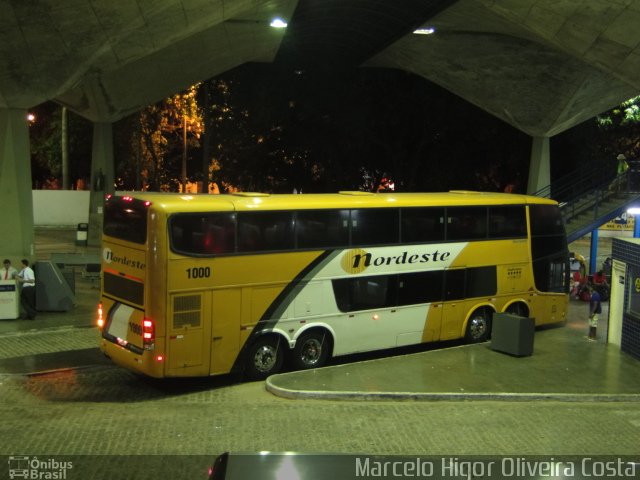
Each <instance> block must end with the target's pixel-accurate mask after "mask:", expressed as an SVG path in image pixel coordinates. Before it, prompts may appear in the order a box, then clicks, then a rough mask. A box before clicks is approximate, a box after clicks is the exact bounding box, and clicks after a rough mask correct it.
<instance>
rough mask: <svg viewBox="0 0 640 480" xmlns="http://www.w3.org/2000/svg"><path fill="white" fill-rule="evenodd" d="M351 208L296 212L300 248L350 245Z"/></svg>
mask: <svg viewBox="0 0 640 480" xmlns="http://www.w3.org/2000/svg"><path fill="white" fill-rule="evenodd" d="M348 220H349V210H300V211H298V213H297V214H296V241H297V247H298V248H330V247H345V246H347V245H349V222H348Z"/></svg>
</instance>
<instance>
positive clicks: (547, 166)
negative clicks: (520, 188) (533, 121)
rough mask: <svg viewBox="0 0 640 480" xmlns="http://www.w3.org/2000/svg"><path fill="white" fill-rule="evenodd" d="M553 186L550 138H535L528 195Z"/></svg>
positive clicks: (532, 145) (532, 148) (532, 147)
mask: <svg viewBox="0 0 640 480" xmlns="http://www.w3.org/2000/svg"><path fill="white" fill-rule="evenodd" d="M550 184H551V160H550V156H549V137H533V141H532V143H531V162H530V163H529V182H528V183H527V193H528V194H532V193H535V192H537V191H538V190H541V189H542V188H544V187H547V186H549V185H550Z"/></svg>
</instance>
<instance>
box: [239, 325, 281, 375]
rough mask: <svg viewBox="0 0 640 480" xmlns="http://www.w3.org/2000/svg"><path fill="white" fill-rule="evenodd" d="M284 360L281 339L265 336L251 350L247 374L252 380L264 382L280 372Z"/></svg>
mask: <svg viewBox="0 0 640 480" xmlns="http://www.w3.org/2000/svg"><path fill="white" fill-rule="evenodd" d="M282 360H283V352H282V345H281V342H280V337H274V336H269V335H265V336H263V337H260V338H258V339H257V340H256V341H255V342H254V344H253V345H252V346H251V348H250V349H249V352H248V355H247V365H246V370H245V373H246V375H247V377H248V378H250V379H251V380H264V379H265V378H267V377H268V376H269V375H273V374H274V373H278V372H279V371H280V368H282Z"/></svg>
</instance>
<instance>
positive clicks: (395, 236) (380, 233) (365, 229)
mask: <svg viewBox="0 0 640 480" xmlns="http://www.w3.org/2000/svg"><path fill="white" fill-rule="evenodd" d="M399 237H400V225H399V210H398V209H397V208H360V209H357V210H351V245H353V246H362V245H389V244H395V243H398V242H399V241H400V238H399Z"/></svg>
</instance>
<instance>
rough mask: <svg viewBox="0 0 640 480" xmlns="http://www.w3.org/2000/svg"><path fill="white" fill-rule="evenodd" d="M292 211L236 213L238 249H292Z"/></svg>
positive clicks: (251, 250) (244, 250)
mask: <svg viewBox="0 0 640 480" xmlns="http://www.w3.org/2000/svg"><path fill="white" fill-rule="evenodd" d="M293 232H294V229H293V213H292V212H279V211H275V212H273V211H272V212H240V213H238V251H239V252H258V251H278V250H292V249H293V245H294V237H293Z"/></svg>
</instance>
